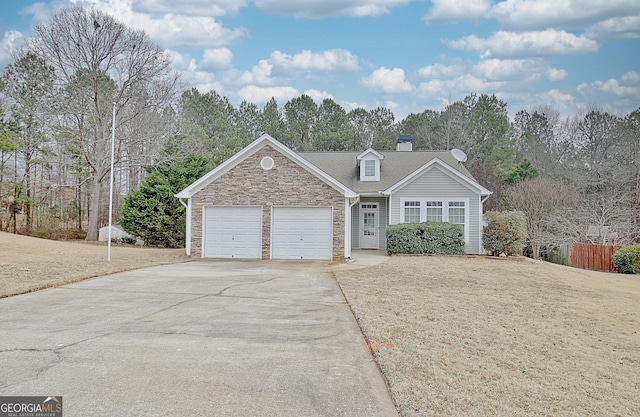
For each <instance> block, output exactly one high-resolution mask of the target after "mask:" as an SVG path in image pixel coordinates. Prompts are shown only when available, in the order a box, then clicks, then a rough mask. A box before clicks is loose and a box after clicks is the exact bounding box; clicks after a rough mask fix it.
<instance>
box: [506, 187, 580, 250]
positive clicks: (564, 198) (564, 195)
mask: <svg viewBox="0 0 640 417" xmlns="http://www.w3.org/2000/svg"><path fill="white" fill-rule="evenodd" d="M571 195H572V193H571V191H570V190H569V189H568V188H567V187H566V186H564V185H563V184H561V183H559V182H556V181H553V180H551V179H548V178H536V179H533V180H524V181H520V182H518V183H516V184H514V185H512V186H510V187H509V188H508V189H507V190H506V191H505V194H504V200H505V205H506V207H507V209H509V210H517V211H522V212H524V214H525V216H526V218H527V233H528V236H529V241H530V243H531V246H532V248H533V255H534V257H535V258H536V259H538V258H539V257H540V248H541V247H542V246H543V245H544V244H545V243H546V240H545V239H546V236H547V235H548V232H549V230H550V227H551V222H550V220H551V215H552V213H554V212H555V211H556V210H558V209H561V208H562V207H565V206H566V205H567V203H568V201H569V198H570V196H571Z"/></svg>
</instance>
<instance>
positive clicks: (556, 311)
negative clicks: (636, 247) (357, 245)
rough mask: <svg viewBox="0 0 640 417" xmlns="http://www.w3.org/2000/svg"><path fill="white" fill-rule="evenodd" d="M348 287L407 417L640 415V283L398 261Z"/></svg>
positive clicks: (549, 268)
mask: <svg viewBox="0 0 640 417" xmlns="http://www.w3.org/2000/svg"><path fill="white" fill-rule="evenodd" d="M338 281H339V283H340V285H341V287H342V289H343V291H344V293H345V295H346V297H347V299H348V301H349V303H350V305H351V308H352V310H353V311H354V313H355V315H356V318H357V320H358V322H359V323H360V326H361V328H362V329H363V332H364V333H365V336H366V337H367V339H368V342H369V345H370V347H371V349H372V351H373V352H374V354H375V357H376V359H377V361H378V363H379V365H380V368H381V369H382V371H383V374H384V375H385V376H386V378H387V381H388V383H389V386H390V388H391V391H392V394H393V397H394V400H395V402H396V405H397V408H398V411H399V412H400V414H401V415H402V416H507V415H509V416H514V415H517V416H640V277H639V276H629V275H622V274H607V273H598V272H591V271H583V270H578V269H572V268H568V267H563V266H559V265H553V264H549V263H544V262H539V261H533V260H529V259H524V258H510V259H493V258H488V257H470V256H469V257H454V256H426V257H406V256H396V257H393V258H391V260H389V261H387V262H385V263H383V264H381V265H378V266H376V267H375V268H369V269H360V270H352V271H346V272H341V273H338Z"/></svg>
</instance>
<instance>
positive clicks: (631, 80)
mask: <svg viewBox="0 0 640 417" xmlns="http://www.w3.org/2000/svg"><path fill="white" fill-rule="evenodd" d="M639 79H640V74H638V73H637V72H635V71H632V72H628V73H626V74H624V75H623V76H622V82H620V81H618V80H616V79H615V78H610V79H608V80H606V81H601V80H595V81H593V82H591V83H589V84H587V83H582V84H580V85H579V86H578V87H577V88H576V89H577V90H578V91H579V92H580V93H582V94H584V95H595V94H597V93H605V94H611V95H614V96H617V97H622V98H630V99H634V100H638V99H640V82H639V81H640V80H639Z"/></svg>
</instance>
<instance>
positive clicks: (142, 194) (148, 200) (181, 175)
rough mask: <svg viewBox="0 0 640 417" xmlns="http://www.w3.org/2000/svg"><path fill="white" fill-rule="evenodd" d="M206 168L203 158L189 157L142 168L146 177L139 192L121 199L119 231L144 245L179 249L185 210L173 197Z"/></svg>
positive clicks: (181, 244) (182, 237) (205, 161)
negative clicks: (139, 240)
mask: <svg viewBox="0 0 640 417" xmlns="http://www.w3.org/2000/svg"><path fill="white" fill-rule="evenodd" d="M207 165H208V161H207V159H206V158H204V157H192V158H189V159H186V160H182V161H174V162H172V163H170V164H162V165H159V166H154V167H146V171H147V176H146V177H145V180H144V181H143V183H142V184H141V185H140V188H139V189H138V190H136V191H134V192H132V193H130V194H128V195H127V196H126V197H125V199H124V205H123V207H122V219H121V221H120V223H121V225H122V227H123V228H124V229H125V230H126V231H127V232H128V233H130V234H132V235H134V236H138V237H141V238H142V239H143V240H144V243H145V245H152V246H162V247H165V248H178V247H183V245H184V239H185V222H186V219H185V209H184V206H183V205H182V204H181V203H180V201H178V199H177V198H175V197H174V195H175V194H176V193H178V192H179V191H181V190H183V189H184V188H185V187H187V186H188V185H189V184H191V183H192V182H194V181H195V180H197V179H198V178H200V177H201V176H203V175H204V174H205V173H206V171H207Z"/></svg>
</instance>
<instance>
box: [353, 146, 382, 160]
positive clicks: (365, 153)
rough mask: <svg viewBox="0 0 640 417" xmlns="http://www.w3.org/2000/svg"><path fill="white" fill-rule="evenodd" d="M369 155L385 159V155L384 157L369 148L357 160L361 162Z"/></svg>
mask: <svg viewBox="0 0 640 417" xmlns="http://www.w3.org/2000/svg"><path fill="white" fill-rule="evenodd" d="M368 154H373V155H374V156H375V157H376V158H378V159H380V160H382V159H384V155H382V154H381V153H380V152H378V151H376V150H375V149H373V148H369V149H367V150H366V151H364V152H362V153H361V154H360V155H358V156H356V159H357V160H358V161H359V160H361V159H362V158H364V157H365V156H367V155H368Z"/></svg>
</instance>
